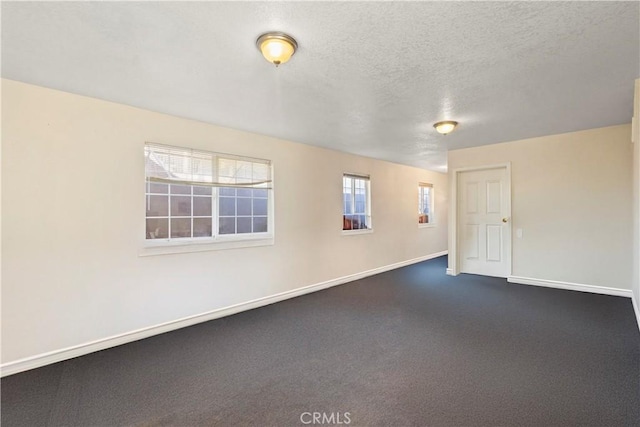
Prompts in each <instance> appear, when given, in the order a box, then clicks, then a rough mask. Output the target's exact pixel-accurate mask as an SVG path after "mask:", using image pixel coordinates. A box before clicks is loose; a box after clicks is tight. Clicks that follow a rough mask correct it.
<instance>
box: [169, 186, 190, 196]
mask: <svg viewBox="0 0 640 427" xmlns="http://www.w3.org/2000/svg"><path fill="white" fill-rule="evenodd" d="M171 194H191V186H190V185H178V184H171Z"/></svg>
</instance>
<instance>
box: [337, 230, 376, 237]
mask: <svg viewBox="0 0 640 427" xmlns="http://www.w3.org/2000/svg"><path fill="white" fill-rule="evenodd" d="M371 233H373V228H363V229H361V230H342V235H343V236H352V235H355V234H371Z"/></svg>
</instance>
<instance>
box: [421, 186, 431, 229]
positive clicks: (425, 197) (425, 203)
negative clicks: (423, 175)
mask: <svg viewBox="0 0 640 427" xmlns="http://www.w3.org/2000/svg"><path fill="white" fill-rule="evenodd" d="M418 223H419V224H433V184H427V183H423V182H421V183H419V184H418Z"/></svg>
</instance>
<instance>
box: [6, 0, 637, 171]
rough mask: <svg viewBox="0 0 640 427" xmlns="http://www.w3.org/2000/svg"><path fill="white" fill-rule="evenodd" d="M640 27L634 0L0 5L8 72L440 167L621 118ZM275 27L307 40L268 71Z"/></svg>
mask: <svg viewBox="0 0 640 427" xmlns="http://www.w3.org/2000/svg"><path fill="white" fill-rule="evenodd" d="M639 26H640V12H639V3H638V2H514V3H511V2H407V3H405V2H402V3H400V2H345V3H339V2H255V3H252V2H197V3H190V2H139V3H138V2H136V3H133V2H117V3H116V2H43V3H34V2H25V3H23V2H20V3H11V2H2V76H3V77H5V78H9V79H14V80H19V81H23V82H27V83H32V84H36V85H41V86H46V87H51V88H55V89H61V90H64V91H68V92H73V93H77V94H82V95H88V96H92V97H97V98H101V99H106V100H110V101H115V102H120V103H123V104H128V105H133V106H137V107H142V108H146V109H150V110H154V111H159V112H164V113H169V114H173V115H177V116H182V117H188V118H192V119H196V120H201V121H205V122H209V123H214V124H218V125H223V126H229V127H232V128H237V129H242V130H247V131H253V132H258V133H261V134H266V135H272V136H277V137H281V138H285V139H289V140H293V141H297V142H302V143H307V144H313V145H318V146H323V147H329V148H334V149H337V150H341V151H347V152H351V153H356V154H360V155H364V156H369V157H375V158H380V159H385V160H390V161H393V162H398V163H404V164H409V165H414V166H418V167H423V168H427V169H433V170H439V171H444V170H446V151H447V150H448V149H455V148H462V147H470V146H476V145H483V144H490V143H495V142H501V141H510V140H516V139H521V138H527V137H534V136H542V135H549V134H555V133H562V132H569V131H574V130H581V129H588V128H594V127H600V126H608V125H615V124H620V123H627V122H629V121H630V118H631V115H632V97H633V80H634V79H635V78H637V77H638V76H639V75H640V41H639V40H640V34H639V31H640V30H639ZM270 30H279V31H285V32H288V33H290V34H291V35H293V36H294V37H295V38H296V39H297V40H298V43H299V45H300V48H299V51H298V52H297V53H296V54H295V55H294V57H293V58H292V60H291V61H290V62H289V63H287V64H284V65H282V66H281V67H280V68H277V69H276V68H275V67H274V66H273V65H271V64H269V63H268V62H266V61H265V60H264V59H263V58H262V56H261V55H260V53H259V52H258V51H257V49H256V47H255V44H254V42H255V39H256V38H257V36H258V35H260V34H261V33H263V32H266V31H270ZM445 119H452V120H457V121H459V122H460V126H459V128H458V129H457V130H456V131H455V132H454V133H452V134H450V135H447V136H442V135H439V134H437V133H436V132H435V131H434V130H433V127H432V125H433V123H434V122H436V121H438V120H445Z"/></svg>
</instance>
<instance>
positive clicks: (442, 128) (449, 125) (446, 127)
mask: <svg viewBox="0 0 640 427" xmlns="http://www.w3.org/2000/svg"><path fill="white" fill-rule="evenodd" d="M456 126H458V122H454V121H453V120H445V121H444V122H438V123H435V124H434V125H433V127H434V128H436V130H437V131H438V132H439V133H441V134H443V135H446V134H448V133H451V132H453V130H454V129H455V128H456Z"/></svg>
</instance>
